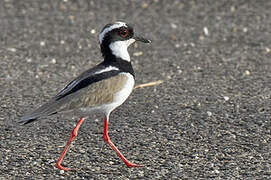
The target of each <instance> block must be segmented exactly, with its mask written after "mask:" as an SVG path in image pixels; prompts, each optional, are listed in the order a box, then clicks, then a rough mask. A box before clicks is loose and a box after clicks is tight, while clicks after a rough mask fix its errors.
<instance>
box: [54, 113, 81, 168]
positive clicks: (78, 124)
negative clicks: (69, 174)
mask: <svg viewBox="0 0 271 180" xmlns="http://www.w3.org/2000/svg"><path fill="white" fill-rule="evenodd" d="M84 120H85V119H84V118H81V119H80V120H79V122H78V123H77V124H76V126H75V128H74V129H73V131H72V133H71V136H70V139H69V141H68V142H67V144H66V146H65V148H64V150H63V151H62V153H61V155H60V157H59V158H58V160H57V163H56V167H57V168H58V169H60V170H64V171H70V170H71V168H65V167H63V166H62V165H61V162H62V160H63V158H64V156H65V154H66V153H67V151H68V149H69V147H70V145H71V143H72V141H73V140H74V138H75V137H76V136H77V135H78V130H79V128H80V126H81V124H82V123H83V121H84Z"/></svg>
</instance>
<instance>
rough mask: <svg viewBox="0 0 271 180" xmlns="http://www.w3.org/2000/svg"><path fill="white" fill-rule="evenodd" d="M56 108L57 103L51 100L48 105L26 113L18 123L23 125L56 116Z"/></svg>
mask: <svg viewBox="0 0 271 180" xmlns="http://www.w3.org/2000/svg"><path fill="white" fill-rule="evenodd" d="M57 106H59V103H58V102H57V101H55V100H51V101H49V102H48V103H46V104H44V105H42V106H41V107H39V108H38V109H36V110H34V111H33V112H30V113H27V114H26V115H24V116H23V117H21V119H20V120H19V123H21V124H23V125H24V124H28V123H31V122H33V121H36V120H38V119H40V118H42V117H45V116H50V115H53V114H56V113H57V110H56V109H57Z"/></svg>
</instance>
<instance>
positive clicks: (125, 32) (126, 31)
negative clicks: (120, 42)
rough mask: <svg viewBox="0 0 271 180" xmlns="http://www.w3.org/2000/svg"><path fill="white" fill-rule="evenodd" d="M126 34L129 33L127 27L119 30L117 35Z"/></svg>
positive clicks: (122, 35)
mask: <svg viewBox="0 0 271 180" xmlns="http://www.w3.org/2000/svg"><path fill="white" fill-rule="evenodd" d="M128 34H129V31H128V29H121V30H120V31H119V35H120V36H121V37H123V38H125V37H127V36H128Z"/></svg>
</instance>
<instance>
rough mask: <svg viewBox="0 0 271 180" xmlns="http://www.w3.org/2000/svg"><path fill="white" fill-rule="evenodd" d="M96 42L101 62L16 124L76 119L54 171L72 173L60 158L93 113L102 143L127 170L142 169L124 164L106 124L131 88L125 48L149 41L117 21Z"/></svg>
mask: <svg viewBox="0 0 271 180" xmlns="http://www.w3.org/2000/svg"><path fill="white" fill-rule="evenodd" d="M98 39H99V45H100V50H101V54H102V57H103V61H102V62H101V63H100V64H98V65H96V66H94V67H92V68H90V69H89V70H86V71H85V72H83V73H82V74H81V75H79V76H78V77H77V78H75V79H74V80H72V81H71V82H70V83H68V84H67V85H66V86H65V87H64V88H63V89H62V90H61V91H60V92H58V93H57V94H56V95H55V96H54V97H52V98H51V99H49V100H48V102H47V103H45V104H43V105H41V106H40V107H39V108H37V109H36V110H34V111H31V112H30V113H27V114H25V115H24V116H22V117H21V118H20V120H19V123H21V124H22V125H25V124H28V123H31V122H33V121H36V120H39V119H42V118H45V117H47V116H51V115H54V114H60V113H64V114H65V113H68V112H69V113H74V114H76V115H78V116H80V119H79V121H78V123H77V124H76V126H75V127H74V129H73V131H72V133H71V135H70V138H69V140H68V141H67V143H66V146H65V148H64V150H63V151H62V153H61V155H60V157H59V159H58V160H57V162H56V167H57V168H58V169H60V170H64V171H69V170H72V169H71V168H67V167H64V166H62V161H63V158H64V156H65V155H66V153H67V150H68V149H69V146H70V144H71V143H72V141H73V140H74V138H75V137H76V136H77V135H78V131H79V128H80V126H81V124H82V123H83V122H84V120H85V119H86V118H87V117H89V116H90V115H91V113H93V112H100V113H101V114H102V115H103V116H104V131H103V139H104V141H105V142H107V143H108V144H109V145H110V147H111V148H112V149H113V150H114V151H115V152H116V153H117V155H118V156H119V157H120V159H121V160H122V161H123V162H124V163H125V165H126V166H127V167H129V168H130V167H142V166H143V165H140V164H135V163H132V162H130V161H129V160H127V159H126V158H125V157H124V155H123V154H122V153H121V152H120V151H119V150H118V148H117V147H116V146H115V145H114V144H113V142H112V141H111V140H110V137H109V135H108V123H109V116H110V113H111V112H112V111H113V110H114V109H116V108H117V107H118V106H120V105H121V104H123V103H124V101H125V100H126V99H127V98H128V96H129V95H130V94H131V92H132V90H133V87H134V85H135V73H134V70H133V67H132V64H131V59H130V55H129V53H128V47H129V46H130V45H131V44H133V43H134V42H142V43H151V41H150V40H149V39H146V38H144V37H142V36H138V35H136V34H135V33H134V29H133V27H132V26H131V25H130V24H128V23H126V22H121V21H117V22H114V23H109V24H106V25H105V26H104V28H103V29H102V31H101V32H100V33H99V36H98Z"/></svg>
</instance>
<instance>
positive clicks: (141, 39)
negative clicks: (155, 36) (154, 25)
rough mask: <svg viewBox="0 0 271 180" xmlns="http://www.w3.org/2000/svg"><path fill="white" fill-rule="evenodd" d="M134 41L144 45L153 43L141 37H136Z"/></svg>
mask: <svg viewBox="0 0 271 180" xmlns="http://www.w3.org/2000/svg"><path fill="white" fill-rule="evenodd" d="M134 39H135V40H136V41H141V42H143V43H151V40H148V39H145V38H143V37H140V36H135V37H134Z"/></svg>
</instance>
